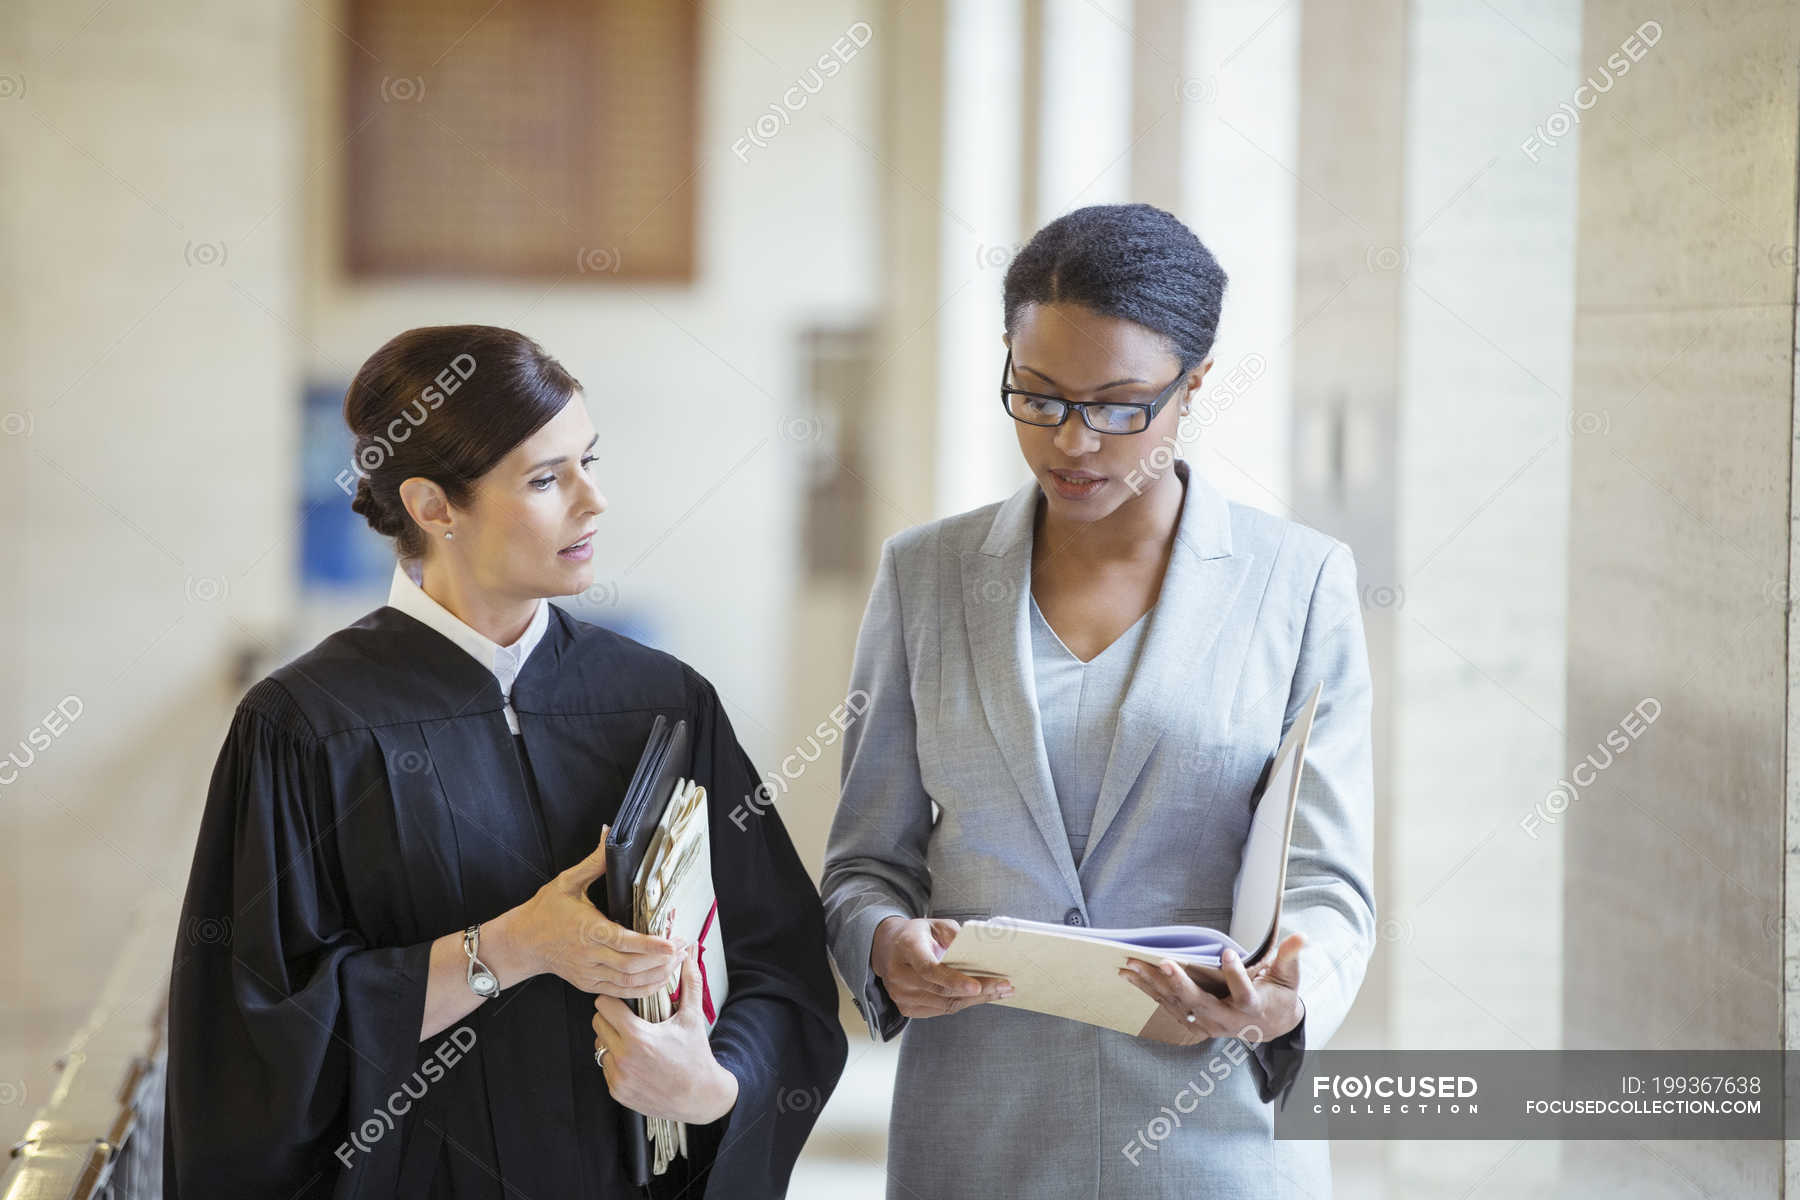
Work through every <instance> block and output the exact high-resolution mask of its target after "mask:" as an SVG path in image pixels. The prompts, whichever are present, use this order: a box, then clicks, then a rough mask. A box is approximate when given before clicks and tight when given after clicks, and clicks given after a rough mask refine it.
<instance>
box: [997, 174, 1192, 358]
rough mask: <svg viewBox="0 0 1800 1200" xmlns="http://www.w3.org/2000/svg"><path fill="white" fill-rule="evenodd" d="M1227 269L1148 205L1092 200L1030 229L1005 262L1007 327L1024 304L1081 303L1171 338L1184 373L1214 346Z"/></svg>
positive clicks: (1187, 232)
mask: <svg viewBox="0 0 1800 1200" xmlns="http://www.w3.org/2000/svg"><path fill="white" fill-rule="evenodd" d="M1225 283H1226V276H1225V271H1224V268H1222V267H1220V266H1219V262H1218V260H1217V259H1215V258H1214V257H1213V256H1212V251H1210V250H1208V249H1207V248H1206V247H1205V246H1204V245H1202V244H1201V242H1200V239H1199V238H1197V237H1195V236H1194V231H1193V230H1191V229H1189V228H1188V227H1187V226H1186V225H1183V224H1182V223H1181V221H1180V220H1178V219H1177V218H1176V217H1175V216H1174V215H1173V214H1171V213H1167V212H1164V211H1163V210H1162V209H1160V208H1157V207H1156V206H1155V205H1151V204H1094V205H1090V206H1088V207H1086V208H1078V209H1076V210H1075V211H1074V212H1071V213H1065V214H1064V215H1063V216H1060V217H1058V218H1056V220H1054V221H1052V222H1050V223H1049V224H1048V225H1046V226H1044V227H1043V228H1042V229H1040V230H1038V231H1037V233H1036V234H1034V235H1033V236H1032V238H1031V240H1030V241H1029V242H1027V243H1025V247H1024V248H1023V249H1022V250H1020V251H1019V253H1018V254H1017V255H1015V256H1014V257H1013V260H1012V263H1011V265H1009V266H1008V267H1007V268H1006V286H1005V298H1006V299H1005V304H1006V332H1007V333H1009V334H1010V333H1012V332H1014V330H1015V328H1016V326H1015V322H1016V321H1017V320H1018V316H1019V312H1020V310H1021V309H1023V308H1024V307H1025V306H1026V305H1028V304H1055V303H1064V304H1079V305H1081V306H1082V307H1083V308H1087V309H1091V310H1093V311H1094V312H1097V313H1100V314H1101V315H1103V316H1108V317H1119V318H1122V319H1124V320H1127V321H1135V322H1137V323H1138V324H1139V325H1142V326H1144V327H1145V328H1146V329H1151V330H1154V331H1155V332H1157V333H1160V334H1162V335H1163V336H1164V337H1165V338H1167V339H1168V340H1169V344H1170V347H1171V348H1172V349H1173V350H1174V352H1175V354H1176V356H1177V357H1178V358H1180V359H1181V369H1182V370H1183V371H1188V370H1192V369H1193V367H1194V366H1195V364H1197V363H1199V362H1200V360H1201V359H1203V358H1205V357H1206V356H1207V354H1209V353H1210V352H1211V351H1212V346H1213V339H1214V337H1216V336H1217V334H1218V331H1219V308H1220V305H1221V304H1222V303H1223V302H1224V299H1225Z"/></svg>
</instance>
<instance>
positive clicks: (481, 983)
mask: <svg viewBox="0 0 1800 1200" xmlns="http://www.w3.org/2000/svg"><path fill="white" fill-rule="evenodd" d="M495 982H496V980H495V979H494V977H493V976H492V975H482V974H478V975H476V976H475V978H474V979H472V980H470V981H469V986H470V987H472V988H474V989H475V990H476V991H477V992H480V993H481V994H482V995H483V996H491V995H493V994H494V984H495Z"/></svg>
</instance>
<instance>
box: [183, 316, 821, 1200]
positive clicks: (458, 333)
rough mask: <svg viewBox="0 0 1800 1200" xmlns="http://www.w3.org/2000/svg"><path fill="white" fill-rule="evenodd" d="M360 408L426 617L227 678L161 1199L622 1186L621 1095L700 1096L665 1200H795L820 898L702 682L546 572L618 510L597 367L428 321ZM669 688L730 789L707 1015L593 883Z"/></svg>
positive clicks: (666, 956) (623, 1191)
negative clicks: (669, 1012) (585, 369)
mask: <svg viewBox="0 0 1800 1200" xmlns="http://www.w3.org/2000/svg"><path fill="white" fill-rule="evenodd" d="M345 417H346V420H347V421H348V422H349V424H350V426H351V428H352V430H354V431H355V432H356V433H357V435H358V437H357V444H356V468H355V472H354V475H355V476H356V477H359V482H358V484H357V489H356V499H355V503H354V507H355V508H356V509H357V511H359V512H362V513H363V514H364V515H365V516H366V517H368V519H369V520H370V523H371V524H372V525H374V526H375V527H376V528H377V529H378V530H379V531H381V532H383V533H385V534H389V535H391V536H394V537H395V538H396V541H397V549H398V551H399V553H400V555H401V559H402V562H403V564H407V566H408V568H409V569H410V570H415V571H418V576H417V578H418V579H419V580H420V581H422V582H421V586H422V591H421V593H420V595H429V596H430V597H431V600H429V601H425V600H420V601H418V603H420V604H424V605H427V606H428V607H429V608H430V611H429V612H427V613H426V615H427V617H432V618H434V619H435V621H436V625H435V626H434V624H433V623H431V622H430V621H426V620H421V619H419V617H417V616H415V615H411V614H409V613H408V612H405V611H401V610H400V609H397V608H395V607H393V606H392V605H385V606H383V607H381V608H378V609H376V610H375V611H373V612H371V613H370V614H368V615H367V616H365V617H363V618H362V619H361V620H359V621H357V622H356V623H355V624H354V625H351V626H349V627H348V628H345V629H341V630H339V631H338V632H336V633H334V634H332V635H330V636H329V637H327V638H325V639H324V640H323V641H322V642H320V643H319V644H318V645H317V646H316V647H314V648H313V649H312V650H310V651H308V652H307V653H305V654H303V655H302V656H300V657H299V658H297V659H295V660H294V661H293V662H290V663H288V664H287V665H285V666H283V667H280V668H278V669H277V670H275V671H274V672H272V673H271V674H270V675H269V676H268V677H267V678H265V679H263V680H262V681H260V682H259V683H257V684H256V685H255V686H253V687H252V688H251V689H250V690H249V692H248V693H247V694H246V695H245V696H244V697H243V699H242V701H241V702H240V704H239V705H238V708H237V711H236V714H235V716H234V718H233V720H232V724H231V728H230V731H229V733H228V734H227V736H226V739H225V744H224V747H223V748H222V750H221V751H220V754H219V758H218V762H217V765H216V766H215V768H214V771H213V776H212V781H211V785H210V790H209V792H208V797H207V803H206V809H205V815H204V817H203V819H202V823H201V827H200V834H199V839H198V844H197V846H196V848H195V854H194V862H193V869H192V874H191V876H190V880H189V884H188V889H187V895H186V900H185V903H184V906H183V913H182V923H181V934H180V937H179V938H178V940H177V944H176V947H175V955H174V964H173V973H172V976H171V982H170V996H169V1033H168V1097H167V1102H168V1103H167V1133H166V1140H165V1148H164V1154H165V1159H164V1164H165V1170H164V1185H165V1195H166V1196H168V1197H170V1198H171V1200H229V1198H231V1197H251V1198H255V1200H301V1198H307V1200H311V1198H315V1197H327V1196H331V1197H338V1198H343V1197H377V1196H379V1197H387V1196H430V1197H440V1196H444V1197H448V1196H454V1197H457V1198H458V1200H465V1198H468V1197H494V1198H496V1200H498V1198H500V1197H507V1198H509V1200H519V1198H523V1200H583V1198H590V1197H591V1198H595V1200H598V1198H603V1197H626V1196H636V1195H639V1194H641V1193H640V1190H639V1189H637V1188H635V1187H633V1186H632V1185H631V1183H630V1181H629V1177H628V1176H627V1174H626V1172H625V1167H624V1165H623V1156H622V1154H623V1152H622V1147H621V1142H620V1133H619V1130H620V1115H621V1114H620V1108H619V1106H620V1105H621V1104H626V1103H628V1104H629V1105H630V1106H631V1107H633V1108H636V1109H638V1111H642V1112H646V1113H648V1114H649V1115H652V1116H667V1117H673V1118H676V1119H680V1120H686V1121H688V1122H690V1125H689V1130H688V1138H689V1156H688V1157H687V1158H685V1159H683V1158H677V1159H676V1160H675V1163H674V1164H673V1165H672V1167H671V1168H670V1170H669V1172H668V1173H667V1174H665V1175H662V1176H657V1177H655V1178H654V1180H653V1183H652V1188H651V1194H654V1195H659V1196H674V1195H682V1196H687V1197H693V1198H695V1200H699V1198H700V1197H724V1196H730V1197H756V1196H779V1195H781V1194H783V1193H784V1192H785V1190H786V1187H787V1181H788V1177H789V1174H790V1172H791V1170H792V1168H793V1164H794V1160H795V1159H796V1157H797V1156H798V1154H799V1152H800V1148H801V1145H802V1143H803V1142H804V1141H805V1139H806V1136H807V1134H808V1133H809V1131H810V1129H811V1127H812V1123H813V1120H814V1118H815V1117H816V1115H817V1112H818V1109H819V1107H820V1106H821V1105H822V1104H823V1103H824V1101H825V1099H826V1097H827V1096H829V1095H830V1093H831V1090H832V1088H833V1086H834V1085H835V1084H836V1082H837V1079H838V1076H839V1074H840V1073H841V1071H842V1069H843V1064H844V1058H845V1050H846V1041H845V1036H844V1033H843V1030H842V1027H841V1026H840V1024H839V1021H838V1017H837V992H836V985H835V983H834V981H833V978H832V975H831V971H830V967H829V966H828V960H827V958H826V954H825V941H824V923H823V918H822V914H821V909H820V903H819V896H818V892H817V890H816V889H815V888H814V886H813V883H812V881H811V880H810V878H809V877H808V876H807V873H806V871H805V869H804V868H803V866H802V865H801V863H800V860H799V858H798V856H797V855H796V853H795V851H794V848H793V845H792V843H791V842H790V841H789V838H788V835H787V833H786V830H785V829H784V827H783V825H782V823H781V820H780V819H779V817H778V816H777V815H776V813H775V812H774V810H773V809H772V808H771V807H770V806H768V805H766V804H753V805H748V806H746V805H745V804H744V801H745V800H746V798H749V797H752V796H753V795H755V794H756V792H757V788H758V776H757V772H756V769H755V768H754V766H753V765H752V764H751V762H750V760H749V758H748V757H747V756H746V755H745V753H744V751H743V750H742V748H740V747H739V745H738V742H737V739H736V737H735V735H734V734H733V732H732V728H731V723H730V722H729V721H728V720H727V719H726V716H725V711H724V709H723V707H722V705H721V704H720V702H719V698H718V696H717V694H716V693H715V692H714V691H713V689H712V687H711V686H710V685H709V684H708V683H707V681H706V680H705V679H704V678H702V677H701V676H700V675H699V674H697V673H696V672H695V671H693V670H692V669H691V668H689V667H688V666H687V665H685V664H684V663H682V662H681V661H680V660H678V659H676V658H674V657H672V656H670V655H668V654H664V653H661V652H659V651H656V650H652V649H649V648H648V647H645V646H643V645H641V644H639V643H637V642H634V641H632V640H631V639H629V638H626V637H623V636H621V635H619V634H616V633H612V632H610V631H608V630H606V629H602V628H599V627H597V626H594V625H589V624H587V623H585V622H582V621H579V620H576V619H575V618H573V617H571V616H569V615H568V614H567V613H565V612H563V611H562V610H561V609H560V608H557V607H555V606H553V605H550V604H549V602H548V600H546V599H543V597H548V596H556V595H569V594H573V593H576V592H580V591H582V590H584V589H585V588H587V587H588V586H589V585H590V584H591V582H592V574H593V568H592V550H591V544H590V543H589V542H588V540H587V539H588V538H589V536H590V535H591V533H592V531H593V529H594V519H595V518H596V517H597V515H598V514H599V513H600V512H601V511H602V510H603V509H604V507H605V501H604V499H603V498H602V497H601V496H600V494H599V492H598V491H597V490H595V488H594V486H593V483H592V480H591V479H590V478H589V469H590V466H591V464H592V462H593V459H592V457H591V455H592V448H593V445H594V442H595V441H596V440H597V436H596V435H595V434H594V432H593V426H592V424H591V423H590V421H589V418H588V415H587V412H586V407H585V404H584V403H583V402H582V399H581V396H580V394H579V384H578V383H576V381H575V380H574V379H573V378H572V377H570V376H569V375H568V374H567V373H566V372H565V371H564V370H563V369H562V368H561V367H560V366H559V365H558V364H557V363H556V362H555V360H553V359H551V358H550V357H549V356H548V355H546V354H544V352H543V351H542V350H541V349H540V348H539V347H538V346H537V345H536V344H535V343H533V342H531V341H530V340H529V339H527V338H525V337H523V336H521V335H519V334H516V333H513V332H511V331H508V330H503V329H495V328H491V327H487V326H443V327H433V328H426V329H416V330H412V331H410V332H408V333H405V334H402V335H400V336H399V337H397V338H395V339H393V340H392V341H390V342H389V343H388V344H387V345H386V346H384V347H383V348H382V349H381V350H380V351H378V352H377V353H376V354H375V355H374V356H373V357H372V358H371V359H370V360H369V361H368V363H366V364H365V365H364V367H363V368H362V370H361V371H360V372H359V373H358V375H357V378H356V380H355V381H354V382H353V383H352V385H351V387H350V390H349V392H348V393H347V395H346V398H345ZM395 586H396V588H397V589H398V588H400V587H402V586H404V585H403V584H402V583H400V582H398V581H397V582H396V585H395ZM729 594H730V589H729V587H726V588H722V589H721V590H720V598H719V603H720V604H721V605H723V604H726V603H728V602H729V600H728V597H729ZM537 605H543V606H545V607H546V608H547V609H548V613H547V619H546V614H545V613H542V612H540V611H539V610H538V609H537V607H536V606H537ZM419 611H424V610H419ZM451 614H454V615H451ZM484 638H485V639H489V640H484ZM534 639H535V640H534ZM490 653H491V655H492V657H491V659H490V658H489V657H487V656H488V655H489V654H490ZM509 653H510V654H513V655H515V656H516V655H519V654H523V655H524V659H523V662H522V663H518V662H516V661H512V662H511V666H513V667H516V668H517V673H516V679H515V680H514V681H513V683H512V687H511V694H510V696H507V695H505V694H503V691H502V683H501V676H500V675H499V674H498V673H497V672H499V671H500V667H499V666H497V665H495V664H499V663H503V662H507V661H509V660H508V659H507V657H506V656H507V655H508V654H509ZM658 715H664V716H667V717H668V718H669V719H671V720H674V719H675V718H686V720H687V721H688V723H689V725H690V726H691V729H692V735H693V736H692V746H693V762H692V768H691V770H690V771H689V772H687V774H688V776H689V777H690V778H693V779H695V780H696V781H697V782H699V783H701V784H702V785H703V786H705V788H706V789H707V798H708V803H709V805H710V811H709V821H710V827H711V839H710V848H711V853H712V866H713V875H714V882H715V886H716V888H717V892H718V900H719V924H720V926H721V929H722V933H723V936H724V947H725V955H726V959H727V962H728V966H729V972H730V978H729V991H728V995H727V998H726V1000H725V1003H724V1005H723V1006H722V1008H721V1009H720V1010H719V1011H718V1013H717V1022H716V1024H715V1025H714V1026H713V1028H712V1030H711V1032H710V1035H709V1034H708V1032H707V1028H706V1024H705V1021H704V1020H703V1019H702V1018H700V1017H699V1016H698V1014H697V1013H696V1012H694V1011H693V1010H686V1011H678V1012H677V1014H676V1016H675V1017H673V1018H671V1019H670V1020H669V1021H667V1022H663V1023H660V1024H650V1023H647V1022H642V1021H639V1020H638V1019H637V1018H636V1017H635V1015H634V1014H632V1013H631V1012H630V1011H629V1009H628V1008H627V1006H626V998H629V997H634V996H642V995H645V994H648V993H649V992H650V991H652V990H654V989H655V988H656V987H658V986H659V985H660V984H661V983H662V982H664V981H665V980H667V979H668V978H669V976H670V972H671V971H672V970H673V969H674V968H675V964H676V962H677V959H678V955H679V957H680V960H681V963H682V966H681V970H682V971H683V972H684V975H685V977H686V978H687V979H689V980H692V979H694V978H695V976H694V974H693V971H694V966H693V964H692V962H691V960H690V959H689V958H688V957H687V956H686V955H685V954H680V951H681V950H682V949H683V948H681V947H678V946H677V945H675V944H674V943H672V942H670V941H668V940H666V939H663V938H651V937H647V936H645V935H642V934H638V933H634V932H632V931H629V930H625V929H622V928H621V927H619V926H617V925H614V924H613V923H612V922H610V921H608V920H606V918H605V917H604V916H603V915H602V912H601V910H600V909H598V908H596V907H595V905H594V903H593V902H592V900H591V899H590V894H591V895H592V896H593V897H597V898H600V900H601V904H602V906H603V905H604V883H600V884H598V885H596V884H595V880H596V879H598V877H599V876H600V874H601V872H602V871H603V868H604V855H603V852H601V850H600V847H601V844H602V841H603V837H604V830H605V828H606V826H607V823H608V821H609V820H610V819H611V818H612V817H613V815H614V814H615V813H616V812H617V809H618V805H619V801H620V799H621V798H622V796H623V793H624V790H625V786H626V783H627V781H628V780H629V779H630V777H631V774H632V772H633V770H634V768H635V766H636V763H637V759H638V756H639V753H640V751H641V750H642V748H643V746H644V743H645V741H646V739H647V737H648V734H649V730H650V727H651V723H652V722H653V721H654V720H655V719H656V717H657V716H658ZM734 811H735V812H737V813H739V814H740V818H741V815H742V814H743V813H744V812H746V811H748V812H750V814H751V815H750V816H749V819H748V820H743V819H737V820H734V819H733V817H732V815H731V814H732V813H733V812H734ZM590 888H591V889H592V890H591V893H590ZM470 926H479V927H480V928H479V932H478V937H477V939H476V941H475V947H474V949H475V954H474V956H471V954H470V953H469V949H470V947H469V946H468V945H467V944H466V942H465V937H464V933H465V930H467V929H468V928H469V927H470ZM472 957H475V958H478V959H479V961H480V964H481V965H482V966H484V967H486V968H487V969H489V970H491V971H492V973H493V974H494V975H495V976H496V977H497V985H498V988H499V990H498V992H497V994H491V995H487V996H483V995H481V994H478V991H477V990H476V984H479V983H480V982H482V981H481V980H480V978H479V972H478V971H477V970H476V966H475V963H474V962H472V961H471V959H472ZM471 977H474V979H473V982H471ZM681 994H682V995H683V996H684V997H687V996H694V995H696V993H695V992H694V991H690V990H688V989H685V988H684V989H683V990H682V993H681ZM600 1047H604V1048H605V1049H606V1051H607V1053H606V1054H605V1055H604V1056H603V1057H602V1058H601V1061H600V1062H599V1064H598V1065H597V1064H596V1053H597V1051H598V1049H599V1048H600Z"/></svg>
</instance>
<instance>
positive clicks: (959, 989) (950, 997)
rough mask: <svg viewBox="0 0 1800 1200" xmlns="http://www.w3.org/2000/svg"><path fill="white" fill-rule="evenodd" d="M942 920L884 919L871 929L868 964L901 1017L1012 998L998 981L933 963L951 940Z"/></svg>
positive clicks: (951, 925) (950, 926)
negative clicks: (872, 933) (872, 942)
mask: <svg viewBox="0 0 1800 1200" xmlns="http://www.w3.org/2000/svg"><path fill="white" fill-rule="evenodd" d="M956 930H957V924H956V922H955V921H952V920H950V919H949V918H947V917H914V918H912V919H910V920H909V919H907V918H905V917H889V918H887V920H885V921H883V922H882V923H881V924H880V925H877V926H876V927H875V941H874V944H873V945H872V946H871V947H870V951H869V965H870V966H871V967H873V968H874V970H875V974H877V975H879V976H880V977H881V982H882V983H883V984H885V985H886V986H887V991H888V995H889V996H890V997H892V998H893V1001H894V1006H895V1007H896V1008H898V1009H899V1010H900V1015H901V1016H903V1017H941V1016H944V1015H946V1014H948V1013H953V1012H958V1011H960V1010H962V1009H965V1008H967V1007H969V1006H970V1005H971V1004H986V1003H987V1002H989V1001H990V1000H998V999H1000V998H1001V997H1003V996H1010V995H1012V990H1013V989H1012V984H1011V983H1008V982H1007V981H1006V980H1004V979H977V978H976V977H975V976H973V975H965V974H963V973H962V972H961V971H958V970H956V969H955V968H953V967H946V966H945V965H944V964H943V963H941V962H939V961H938V960H939V959H940V958H942V957H943V953H944V948H945V947H946V946H948V945H949V944H950V942H951V940H952V939H953V938H955V937H956Z"/></svg>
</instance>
